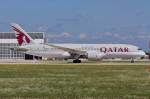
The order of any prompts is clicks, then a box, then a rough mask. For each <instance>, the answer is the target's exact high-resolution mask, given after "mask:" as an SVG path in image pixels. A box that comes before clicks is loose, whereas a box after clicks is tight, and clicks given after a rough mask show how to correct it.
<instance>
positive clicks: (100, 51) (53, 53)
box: [20, 44, 145, 59]
mask: <svg viewBox="0 0 150 99" xmlns="http://www.w3.org/2000/svg"><path fill="white" fill-rule="evenodd" d="M53 45H56V46H61V47H65V48H70V49H75V50H80V51H85V52H86V53H87V55H88V57H87V58H88V59H104V58H128V59H131V58H140V57H145V52H144V51H143V50H141V49H139V47H137V46H134V45H129V44H53ZM20 48H25V49H28V51H26V53H27V54H31V55H35V56H42V57H47V58H71V55H70V53H69V52H67V51H64V50H61V49H58V48H55V47H51V46H48V45H45V44H28V45H24V46H20Z"/></svg>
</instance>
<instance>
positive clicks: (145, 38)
mask: <svg viewBox="0 0 150 99" xmlns="http://www.w3.org/2000/svg"><path fill="white" fill-rule="evenodd" d="M149 4H150V0H1V1H0V31H2V32H8V31H12V30H11V27H10V23H12V22H15V23H18V24H20V25H21V26H22V27H23V28H24V29H25V30H26V31H28V32H32V31H37V32H45V37H47V38H48V40H49V42H50V43H96V44H100V43H115V44H116V43H123V44H133V45H136V46H139V47H141V48H142V49H144V50H149V48H148V43H149V41H150V6H149Z"/></svg>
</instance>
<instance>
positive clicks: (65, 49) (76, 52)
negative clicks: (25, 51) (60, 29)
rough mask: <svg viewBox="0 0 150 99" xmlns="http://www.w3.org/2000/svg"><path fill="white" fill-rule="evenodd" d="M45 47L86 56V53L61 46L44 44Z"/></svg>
mask: <svg viewBox="0 0 150 99" xmlns="http://www.w3.org/2000/svg"><path fill="white" fill-rule="evenodd" d="M46 45H48V46H50V47H55V48H57V49H60V50H64V51H67V52H69V53H71V54H78V55H82V54H86V51H80V50H76V49H71V48H67V47H62V46H57V45H53V44H46Z"/></svg>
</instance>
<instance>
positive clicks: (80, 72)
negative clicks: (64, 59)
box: [0, 63, 150, 99]
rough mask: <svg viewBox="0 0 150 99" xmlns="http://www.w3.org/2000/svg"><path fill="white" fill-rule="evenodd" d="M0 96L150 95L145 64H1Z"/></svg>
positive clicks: (84, 98) (83, 98) (82, 98)
mask: <svg viewBox="0 0 150 99" xmlns="http://www.w3.org/2000/svg"><path fill="white" fill-rule="evenodd" d="M0 97H3V98H12V97H13V98H19V99H22V98H50V99H99V98H105V99H107V98H111V99H112V98H114V99H116V98H118V99H119V98H125V99H127V98H131V99H133V98H137V99H139V98H149V97H150V73H149V72H148V65H142V64H141V65H138V64H122V63H121V64H116V65H115V64H113V65H111V64H109V65H105V64H101V65H97V64H89V65H86V64H79V65H72V64H63V65H61V64H57V65H54V64H53V65H19V64H18V65H0Z"/></svg>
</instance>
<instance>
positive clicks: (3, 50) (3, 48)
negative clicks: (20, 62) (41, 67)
mask: <svg viewBox="0 0 150 99" xmlns="http://www.w3.org/2000/svg"><path fill="white" fill-rule="evenodd" d="M28 34H29V35H30V36H31V37H32V38H33V39H34V40H35V42H37V43H44V33H43V32H30V33H28ZM17 46H18V42H17V39H16V36H15V33H13V32H0V59H33V56H32V55H28V54H25V53H24V52H19V51H14V50H11V48H14V47H17Z"/></svg>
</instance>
